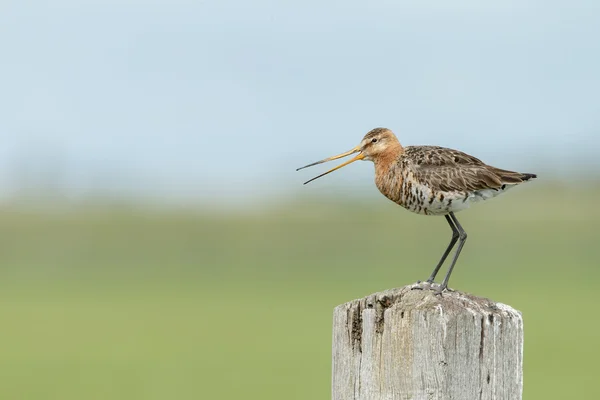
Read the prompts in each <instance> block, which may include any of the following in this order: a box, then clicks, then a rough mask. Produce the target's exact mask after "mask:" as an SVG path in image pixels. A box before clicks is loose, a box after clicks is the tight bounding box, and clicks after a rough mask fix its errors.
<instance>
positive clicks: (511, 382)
mask: <svg viewBox="0 0 600 400" xmlns="http://www.w3.org/2000/svg"><path fill="white" fill-rule="evenodd" d="M414 286H415V285H410V286H405V287H402V288H397V289H390V290H386V291H384V292H380V293H375V294H372V295H370V296H368V297H366V298H363V299H358V300H354V301H351V302H349V303H346V304H342V305H340V306H338V307H336V308H335V310H334V313H333V354H332V355H333V379H332V398H333V399H334V400H349V399H359V400H375V399H377V400H388V399H390V400H391V399H394V400H396V399H398V400H400V399H401V400H409V399H411V400H421V399H425V400H449V399H455V400H470V399H481V400H486V399H488V400H491V399H494V400H500V399H507V400H520V399H521V398H522V390H523V318H522V316H521V313H520V312H519V311H517V310H515V309H513V308H511V307H510V306H507V305H505V304H502V303H495V302H493V301H491V300H489V299H485V298H480V297H475V296H472V295H469V294H465V293H461V292H456V291H447V292H444V293H443V294H442V295H441V296H436V295H435V294H434V292H433V291H431V290H412V288H413V287H414Z"/></svg>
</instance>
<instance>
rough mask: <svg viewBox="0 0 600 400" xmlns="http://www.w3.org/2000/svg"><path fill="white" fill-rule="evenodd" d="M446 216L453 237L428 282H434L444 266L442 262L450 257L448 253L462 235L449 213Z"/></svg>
mask: <svg viewBox="0 0 600 400" xmlns="http://www.w3.org/2000/svg"><path fill="white" fill-rule="evenodd" d="M445 217H446V221H448V225H450V228H452V239H451V240H450V244H449V245H448V248H447V249H446V251H445V252H444V255H442V258H440V262H439V263H438V265H437V266H436V267H435V269H434V270H433V272H432V273H431V276H430V277H429V279H427V283H433V280H434V279H435V276H436V275H437V273H438V271H439V270H440V268H442V264H444V261H446V258H448V254H450V252H451V251H452V248H453V247H454V245H455V244H456V241H457V240H458V238H459V235H460V234H459V230H458V229H456V226H454V222H452V219H451V218H450V217H449V216H448V215H445Z"/></svg>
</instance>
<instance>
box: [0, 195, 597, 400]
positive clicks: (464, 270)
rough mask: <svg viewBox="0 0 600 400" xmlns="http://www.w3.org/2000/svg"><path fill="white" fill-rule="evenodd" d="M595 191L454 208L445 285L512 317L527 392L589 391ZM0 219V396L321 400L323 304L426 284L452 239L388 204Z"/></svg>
mask: <svg viewBox="0 0 600 400" xmlns="http://www.w3.org/2000/svg"><path fill="white" fill-rule="evenodd" d="M599 196H600V186H598V187H596V188H591V189H590V188H588V189H585V190H582V189H581V188H574V187H563V186H560V185H556V186H546V187H543V186H541V185H538V186H535V185H531V186H528V187H527V188H517V189H515V190H514V191H511V192H510V193H509V194H507V195H506V196H502V197H501V198H500V199H496V200H494V201H492V202H489V203H487V204H482V205H477V206H475V207H474V208H473V209H472V210H470V211H468V212H465V213H462V214H459V215H458V216H459V218H460V220H461V223H462V225H463V226H464V227H465V229H466V230H467V231H468V232H469V240H468V242H467V244H466V246H465V249H464V251H463V256H462V257H461V260H460V263H459V264H458V266H457V268H456V270H455V273H454V275H453V278H452V280H451V281H450V286H452V287H454V288H456V289H460V290H464V291H467V292H471V293H474V294H477V295H482V296H486V297H490V298H492V299H494V300H497V301H501V302H504V303H507V304H510V305H512V306H513V307H515V308H517V309H519V310H521V311H522V312H523V315H524V319H525V383H524V388H525V389H524V390H525V394H524V398H525V399H528V400H535V399H564V398H587V399H593V398H600V386H599V385H598V384H597V375H598V371H599V368H598V366H597V362H598V360H599V359H600V345H599V344H598V341H597V338H598V332H599V330H600V322H598V321H596V319H595V318H594V315H595V312H596V311H597V306H598V304H600V303H599V301H598V285H599V283H600V269H599V268H598V267H599V266H600V207H598V206H597V201H596V200H594V199H597V198H598V197H599ZM0 218H1V221H2V223H1V224H0V237H1V238H2V240H0V321H2V328H1V330H0V339H1V342H2V352H1V354H2V356H1V357H0V374H1V376H2V379H1V380H0V398H2V399H61V400H69V399H233V398H246V399H265V400H268V399H328V398H329V396H330V390H329V387H330V368H331V363H330V347H331V314H332V309H333V307H334V306H336V305H337V304H340V303H343V302H345V301H348V300H351V299H354V298H358V297H362V296H365V295H367V294H369V293H372V292H376V291H379V290H383V289H386V288H391V287H395V286H402V285H405V284H408V283H411V282H414V281H416V280H417V279H424V278H426V277H427V276H428V274H429V272H430V270H431V269H432V267H433V266H434V264H435V262H436V261H437V260H438V258H439V256H440V255H441V252H442V251H443V249H444V246H445V245H446V244H447V241H448V239H449V233H450V230H449V228H448V227H447V226H446V224H445V221H444V220H443V219H441V218H434V217H429V218H426V217H422V216H417V215H412V214H410V213H408V212H406V211H404V210H402V209H400V208H399V207H397V206H395V205H394V204H392V203H390V202H388V201H386V200H385V199H383V198H381V200H380V201H375V202H359V201H357V202H351V201H347V202H345V203H343V204H339V203H338V202H335V201H328V200H319V201H317V200H314V199H313V200H312V201H298V203H297V204H288V205H282V206H280V207H275V206H273V207H271V208H270V209H269V210H268V211H261V212H255V213H238V214H235V215H229V216H224V215H222V214H220V215H214V214H212V215H211V213H210V212H209V211H208V210H207V211H206V212H196V213H192V212H162V213H149V212H141V211H140V212H131V211H125V210H98V209H96V210H92V209H83V210H77V211H73V212H69V213H53V214H50V213H46V214H42V213H34V212H26V211H22V210H21V211H18V210H15V209H9V208H5V209H4V210H3V211H2V212H1V213H0Z"/></svg>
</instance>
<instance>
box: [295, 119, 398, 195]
mask: <svg viewBox="0 0 600 400" xmlns="http://www.w3.org/2000/svg"><path fill="white" fill-rule="evenodd" d="M399 146H400V143H399V142H398V139H397V138H396V135H394V133H393V132H392V131H391V130H389V129H387V128H375V129H372V130H371V131H369V133H367V134H366V135H365V137H364V138H363V139H362V140H361V142H360V144H359V145H358V146H356V147H355V148H353V149H352V150H349V151H347V152H345V153H342V154H338V155H337V156H333V157H328V158H325V159H323V160H321V161H317V162H314V163H311V164H308V165H305V166H304V167H301V168H298V169H297V170H296V171H299V170H301V169H303V168H307V167H312V166H313V165H317V164H322V163H324V162H327V161H332V160H337V159H338V158H342V157H347V156H349V155H351V154H355V153H358V154H357V155H356V156H354V157H353V158H351V159H350V160H348V161H346V162H345V163H342V164H340V165H338V166H337V167H335V168H332V169H330V170H329V171H327V172H325V173H323V174H321V175H319V176H316V177H314V178H312V179H311V180H309V181H306V182H304V184H305V185H306V184H307V183H309V182H312V181H314V180H315V179H317V178H320V177H322V176H324V175H327V174H329V173H330V172H333V171H335V170H337V169H340V168H342V167H345V166H346V165H348V164H350V163H353V162H354V161H358V160H368V161H375V160H377V158H378V157H381V156H382V155H384V154H386V153H388V152H389V151H390V149H392V148H396V147H399Z"/></svg>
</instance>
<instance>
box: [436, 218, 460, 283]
mask: <svg viewBox="0 0 600 400" xmlns="http://www.w3.org/2000/svg"><path fill="white" fill-rule="evenodd" d="M450 218H452V221H453V222H454V225H455V226H456V229H458V235H459V236H458V237H459V239H460V242H459V243H458V248H457V249H456V253H454V258H453V259H452V264H450V268H448V273H447V274H446V277H445V278H444V281H443V282H442V285H441V286H440V288H439V291H438V292H439V293H441V292H443V291H444V289H446V288H447V287H448V281H449V280H450V274H452V269H454V264H456V260H458V256H459V255H460V251H461V250H462V248H463V246H464V245H465V242H466V241H467V232H465V230H464V229H463V227H462V226H460V223H459V222H458V220H457V219H456V217H455V216H454V213H453V212H451V213H450Z"/></svg>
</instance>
